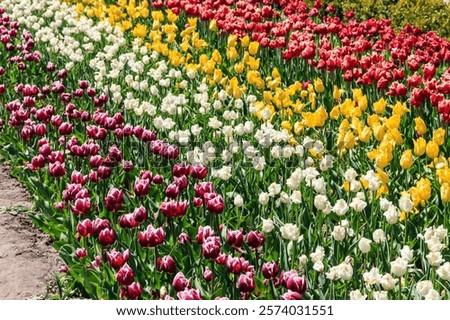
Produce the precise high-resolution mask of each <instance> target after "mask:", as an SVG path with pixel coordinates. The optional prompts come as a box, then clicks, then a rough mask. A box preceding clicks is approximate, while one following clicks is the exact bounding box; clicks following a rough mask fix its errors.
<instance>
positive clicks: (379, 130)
mask: <svg viewBox="0 0 450 320" xmlns="http://www.w3.org/2000/svg"><path fill="white" fill-rule="evenodd" d="M372 130H373V135H374V136H375V139H377V140H378V141H381V140H383V138H384V134H385V131H384V127H383V126H382V125H380V124H378V125H375V126H374V127H372Z"/></svg>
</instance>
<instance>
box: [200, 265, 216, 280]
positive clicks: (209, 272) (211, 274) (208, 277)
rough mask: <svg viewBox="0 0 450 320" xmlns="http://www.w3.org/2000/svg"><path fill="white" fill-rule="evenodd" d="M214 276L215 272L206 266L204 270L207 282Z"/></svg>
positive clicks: (204, 277)
mask: <svg viewBox="0 0 450 320" xmlns="http://www.w3.org/2000/svg"><path fill="white" fill-rule="evenodd" d="M213 276H214V274H213V272H212V271H211V270H210V269H209V268H208V267H206V268H205V271H204V272H203V279H205V281H206V282H211V281H212V279H213Z"/></svg>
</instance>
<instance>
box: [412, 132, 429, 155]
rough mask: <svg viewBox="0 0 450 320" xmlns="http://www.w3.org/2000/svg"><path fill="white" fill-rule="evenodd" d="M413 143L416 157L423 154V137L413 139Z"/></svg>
mask: <svg viewBox="0 0 450 320" xmlns="http://www.w3.org/2000/svg"><path fill="white" fill-rule="evenodd" d="M413 143H414V154H415V155H416V156H418V157H420V156H421V155H423V154H424V153H425V151H426V146H427V142H426V141H425V139H424V138H422V137H420V138H419V139H417V140H413Z"/></svg>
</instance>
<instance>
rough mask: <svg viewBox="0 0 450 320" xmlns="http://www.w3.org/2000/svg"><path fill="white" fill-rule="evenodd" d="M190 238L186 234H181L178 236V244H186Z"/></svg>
mask: <svg viewBox="0 0 450 320" xmlns="http://www.w3.org/2000/svg"><path fill="white" fill-rule="evenodd" d="M191 241H192V240H191V237H189V235H188V234H186V233H184V232H182V233H180V235H179V236H178V243H179V244H186V243H188V242H191Z"/></svg>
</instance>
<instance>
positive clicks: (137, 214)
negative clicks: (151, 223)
mask: <svg viewBox="0 0 450 320" xmlns="http://www.w3.org/2000/svg"><path fill="white" fill-rule="evenodd" d="M133 216H134V219H135V220H136V221H137V222H138V223H142V222H144V221H146V220H147V219H148V213H147V210H146V209H145V208H144V207H143V206H140V207H139V208H136V209H134V211H133Z"/></svg>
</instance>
